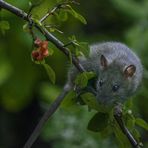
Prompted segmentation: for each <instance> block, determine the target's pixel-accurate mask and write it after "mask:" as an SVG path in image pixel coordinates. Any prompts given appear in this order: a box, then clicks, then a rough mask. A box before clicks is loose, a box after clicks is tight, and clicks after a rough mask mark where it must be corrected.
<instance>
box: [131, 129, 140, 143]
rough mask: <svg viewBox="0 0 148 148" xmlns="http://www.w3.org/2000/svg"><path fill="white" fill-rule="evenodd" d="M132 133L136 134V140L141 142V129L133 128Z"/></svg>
mask: <svg viewBox="0 0 148 148" xmlns="http://www.w3.org/2000/svg"><path fill="white" fill-rule="evenodd" d="M132 134H133V135H134V137H135V138H136V140H137V141H138V143H139V142H140V138H141V136H140V133H139V131H138V130H137V129H135V128H134V129H133V130H132Z"/></svg>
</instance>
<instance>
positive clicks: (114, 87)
mask: <svg viewBox="0 0 148 148" xmlns="http://www.w3.org/2000/svg"><path fill="white" fill-rule="evenodd" d="M118 89H119V85H117V84H115V85H113V87H112V91H113V92H116V91H117V90H118Z"/></svg>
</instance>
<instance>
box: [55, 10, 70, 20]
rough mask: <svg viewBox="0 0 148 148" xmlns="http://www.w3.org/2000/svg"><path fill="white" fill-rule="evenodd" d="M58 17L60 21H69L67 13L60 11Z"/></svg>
mask: <svg viewBox="0 0 148 148" xmlns="http://www.w3.org/2000/svg"><path fill="white" fill-rule="evenodd" d="M56 16H57V17H58V19H59V20H60V21H63V22H64V21H67V19H68V15H67V12H66V11H64V10H63V11H60V12H59V13H58V15H56Z"/></svg>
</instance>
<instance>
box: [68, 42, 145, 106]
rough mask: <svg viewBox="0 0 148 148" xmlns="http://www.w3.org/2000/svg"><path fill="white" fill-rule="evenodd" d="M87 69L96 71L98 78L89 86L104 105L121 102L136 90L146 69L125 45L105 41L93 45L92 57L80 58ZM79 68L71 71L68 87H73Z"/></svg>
mask: <svg viewBox="0 0 148 148" xmlns="http://www.w3.org/2000/svg"><path fill="white" fill-rule="evenodd" d="M79 60H80V63H81V64H82V66H83V67H84V69H85V70H86V71H94V72H95V73H96V74H97V78H96V79H95V80H94V81H93V83H91V84H90V86H88V87H89V88H91V89H90V90H92V92H93V93H94V92H95V95H96V98H97V100H99V101H100V102H102V103H103V104H106V105H107V104H110V103H112V102H114V101H115V100H116V101H119V102H122V101H124V100H125V99H127V98H128V97H130V96H131V95H133V94H134V92H135V91H136V90H137V88H138V86H139V84H140V82H141V79H142V73H143V68H142V65H141V62H140V59H139V58H138V57H137V56H136V55H135V54H134V53H133V52H132V51H131V50H130V49H129V48H128V47H127V46H126V45H124V44H121V43H117V42H106V43H101V44H95V45H92V46H91V47H90V56H89V58H87V59H86V58H84V57H81V58H79ZM77 73H78V71H77V69H76V68H75V67H72V68H71V69H70V71H69V76H68V82H67V85H66V87H67V88H68V89H69V88H72V87H74V85H75V84H74V80H75V78H76V75H77Z"/></svg>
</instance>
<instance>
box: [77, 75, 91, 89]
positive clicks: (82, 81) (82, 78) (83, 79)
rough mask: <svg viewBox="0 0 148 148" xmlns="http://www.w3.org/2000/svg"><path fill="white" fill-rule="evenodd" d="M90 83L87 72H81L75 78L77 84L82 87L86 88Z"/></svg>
mask: <svg viewBox="0 0 148 148" xmlns="http://www.w3.org/2000/svg"><path fill="white" fill-rule="evenodd" d="M87 83H88V78H87V76H86V74H85V73H80V74H78V75H77V77H76V79H75V84H76V85H77V86H79V87H80V88H85V87H86V86H87Z"/></svg>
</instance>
